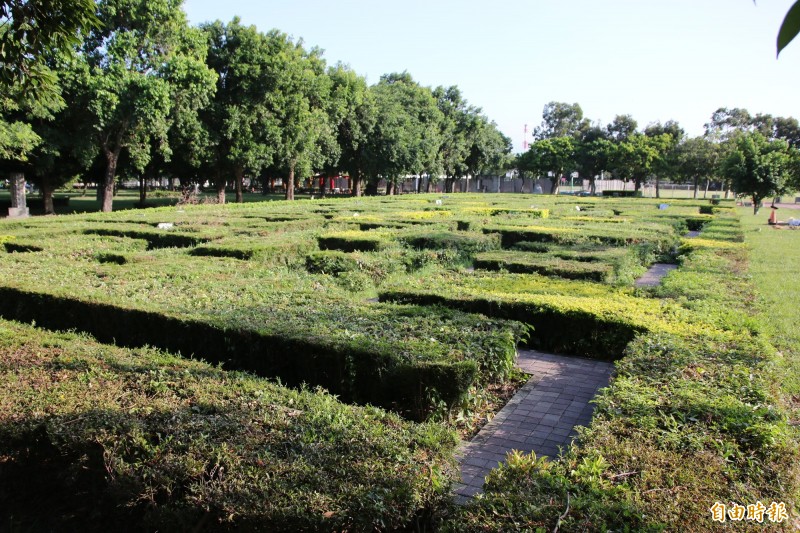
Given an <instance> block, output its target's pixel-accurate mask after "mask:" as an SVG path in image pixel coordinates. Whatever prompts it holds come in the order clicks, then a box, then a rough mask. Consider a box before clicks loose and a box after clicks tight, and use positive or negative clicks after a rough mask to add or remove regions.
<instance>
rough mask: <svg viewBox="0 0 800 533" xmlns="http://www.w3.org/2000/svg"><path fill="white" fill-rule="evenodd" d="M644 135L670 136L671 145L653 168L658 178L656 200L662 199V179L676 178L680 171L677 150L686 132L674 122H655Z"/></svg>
mask: <svg viewBox="0 0 800 533" xmlns="http://www.w3.org/2000/svg"><path fill="white" fill-rule="evenodd" d="M644 134H645V135H646V136H647V137H650V138H655V137H658V136H659V135H665V134H666V135H669V136H670V143H669V145H668V146H666V148H665V151H664V153H663V154H662V156H661V157H660V158H659V159H658V160H657V161H656V164H655V165H654V168H653V174H654V175H655V178H656V198H660V197H661V187H660V184H661V178H674V177H675V176H677V173H678V169H677V155H678V153H677V149H678V146H679V145H680V143H681V142H682V141H683V138H684V137H685V136H686V132H685V131H684V130H683V128H681V126H680V124H678V123H677V122H676V121H674V120H668V121H666V122H665V123H663V124H662V123H661V122H654V123H652V124H648V126H647V127H646V128H645V130H644ZM694 194H695V198H696V197H697V187H696V186H695V190H694Z"/></svg>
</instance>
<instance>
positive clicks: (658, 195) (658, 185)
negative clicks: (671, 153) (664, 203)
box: [656, 176, 661, 198]
mask: <svg viewBox="0 0 800 533" xmlns="http://www.w3.org/2000/svg"><path fill="white" fill-rule="evenodd" d="M656 198H661V178H659V177H658V176H656Z"/></svg>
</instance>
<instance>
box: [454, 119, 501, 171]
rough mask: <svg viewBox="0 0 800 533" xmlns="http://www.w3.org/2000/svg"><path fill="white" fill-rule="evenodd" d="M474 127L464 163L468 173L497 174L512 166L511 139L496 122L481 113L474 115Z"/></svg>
mask: <svg viewBox="0 0 800 533" xmlns="http://www.w3.org/2000/svg"><path fill="white" fill-rule="evenodd" d="M476 125H477V127H476V129H475V131H474V133H473V135H472V138H471V146H470V151H469V155H467V158H466V161H465V165H466V169H467V173H468V174H469V175H473V176H477V175H479V174H481V173H485V172H492V173H493V174H495V175H496V174H499V173H501V172H504V171H505V170H507V169H508V168H510V167H511V166H512V158H511V150H512V148H513V146H512V143H511V139H509V138H508V137H506V136H505V135H503V134H502V133H501V132H500V130H498V129H497V124H495V123H494V122H490V121H489V119H488V118H486V117H485V116H483V115H478V116H477V117H476Z"/></svg>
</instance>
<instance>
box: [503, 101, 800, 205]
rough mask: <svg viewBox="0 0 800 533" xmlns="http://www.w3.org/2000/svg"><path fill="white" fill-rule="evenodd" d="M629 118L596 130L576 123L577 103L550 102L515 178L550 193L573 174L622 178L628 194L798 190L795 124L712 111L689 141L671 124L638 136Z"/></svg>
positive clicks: (760, 195)
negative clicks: (546, 184) (681, 186)
mask: <svg viewBox="0 0 800 533" xmlns="http://www.w3.org/2000/svg"><path fill="white" fill-rule="evenodd" d="M637 128H638V124H637V122H636V120H634V119H633V117H631V116H630V115H617V116H616V117H615V118H614V120H613V121H612V122H611V123H610V124H608V125H605V126H603V125H602V124H599V123H593V122H591V121H590V120H589V119H587V118H584V116H583V111H582V109H581V107H580V105H578V104H577V103H575V104H567V103H563V102H550V103H549V104H547V105H546V106H545V107H544V113H543V120H542V124H541V125H540V126H539V127H537V128H535V130H534V132H533V134H534V139H535V140H534V142H533V143H531V145H530V148H529V149H528V150H527V151H526V152H525V153H523V154H521V155H520V156H519V157H518V158H517V168H518V169H519V171H520V172H521V174H522V176H523V177H525V176H526V175H528V176H531V177H549V178H550V179H551V180H552V192H553V193H557V192H558V187H559V184H560V182H561V179H562V178H563V177H565V176H569V175H572V174H573V173H577V175H578V177H580V178H583V179H586V180H589V184H590V189H591V192H594V188H595V179H597V178H601V179H602V178H611V179H622V180H625V181H630V182H633V183H634V188H635V190H636V191H638V190H640V188H641V186H642V185H643V184H644V183H645V182H654V184H655V189H656V196H658V195H659V185H660V183H661V181H662V180H668V181H670V182H672V183H690V184H692V185H693V186H694V195H695V197H696V196H697V190H698V188H699V187H700V186H701V184H703V183H705V184H706V187H707V186H708V184H709V182H717V183H718V184H719V189H720V190H721V189H723V188H724V189H725V190H726V191H728V190H731V189H732V190H734V191H736V192H737V193H740V194H745V195H747V196H750V197H752V198H753V203H754V204H755V205H756V206H757V205H758V204H759V203H760V202H761V201H762V200H763V199H764V198H767V197H769V196H771V195H776V194H783V193H787V192H791V191H792V190H796V189H797V188H798V187H800V151H798V148H800V125H798V121H797V119H796V118H792V117H788V118H787V117H773V116H771V115H764V114H757V115H751V114H750V113H749V112H748V111H747V110H746V109H741V108H732V109H729V108H720V109H718V110H717V111H715V112H714V113H713V114H712V116H711V120H710V121H709V122H708V123H707V124H705V133H704V134H703V135H701V136H698V137H689V136H687V135H686V133H685V131H684V130H683V128H681V126H680V125H679V124H678V123H677V122H675V121H672V120H670V121H667V122H665V123H663V124H662V123H660V122H656V123H652V124H649V125H648V126H647V127H646V128H644V129H642V130H638V129H637Z"/></svg>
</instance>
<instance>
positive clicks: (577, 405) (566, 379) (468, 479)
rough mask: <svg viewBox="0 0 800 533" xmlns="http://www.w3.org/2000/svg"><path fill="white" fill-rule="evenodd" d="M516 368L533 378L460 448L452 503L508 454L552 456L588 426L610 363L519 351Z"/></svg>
mask: <svg viewBox="0 0 800 533" xmlns="http://www.w3.org/2000/svg"><path fill="white" fill-rule="evenodd" d="M517 365H518V366H519V367H520V368H521V369H522V370H523V371H524V372H526V373H529V374H532V377H531V379H530V380H528V382H527V383H526V384H525V385H524V386H523V387H522V388H521V389H520V390H519V392H517V394H516V395H515V396H514V397H513V398H512V399H511V401H509V402H508V404H506V406H505V407H504V408H503V409H502V410H501V411H500V412H499V413H498V414H497V416H495V417H494V418H493V419H492V420H491V421H490V422H489V423H488V424H486V426H484V427H483V429H482V430H481V431H480V433H478V434H477V435H476V436H475V438H473V439H472V440H471V441H470V442H469V443H466V444H464V445H463V446H462V447H461V449H460V450H459V454H458V455H459V462H460V464H461V481H462V483H460V484H458V485H457V486H456V489H455V493H456V500H457V501H459V502H464V501H466V500H467V499H468V498H470V497H472V496H474V495H475V494H477V493H478V492H480V491H481V489H482V488H483V480H484V477H486V475H487V474H488V473H489V471H490V470H491V469H492V468H495V467H496V466H497V465H498V463H501V462H503V461H505V457H506V453H507V452H509V451H511V450H520V451H523V452H526V453H527V452H531V451H533V452H535V453H536V455H537V456H541V455H546V456H548V457H555V456H556V455H558V453H559V447H566V446H567V445H569V443H570V442H571V441H572V439H573V438H574V437H575V430H574V428H575V426H577V425H582V426H585V425H587V424H588V423H589V422H590V421H591V419H592V411H593V410H594V406H593V405H592V404H590V403H589V400H591V399H592V398H593V397H594V396H595V394H596V393H597V390H598V389H600V388H601V387H605V386H606V385H608V380H609V377H610V376H611V371H612V369H613V364H612V363H608V362H605V361H594V360H591V359H583V358H580V357H569V356H563V355H552V354H546V353H541V352H536V351H532V350H520V352H519V358H518V360H517Z"/></svg>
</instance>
